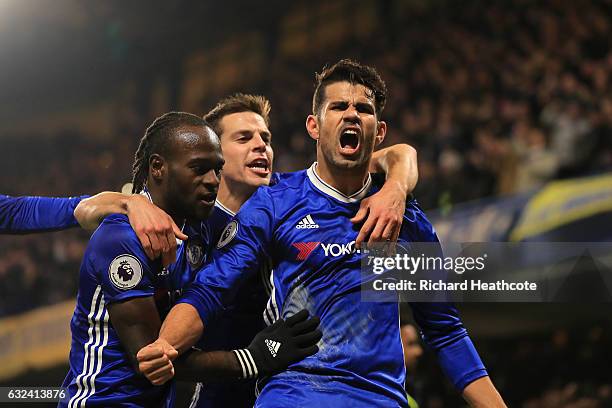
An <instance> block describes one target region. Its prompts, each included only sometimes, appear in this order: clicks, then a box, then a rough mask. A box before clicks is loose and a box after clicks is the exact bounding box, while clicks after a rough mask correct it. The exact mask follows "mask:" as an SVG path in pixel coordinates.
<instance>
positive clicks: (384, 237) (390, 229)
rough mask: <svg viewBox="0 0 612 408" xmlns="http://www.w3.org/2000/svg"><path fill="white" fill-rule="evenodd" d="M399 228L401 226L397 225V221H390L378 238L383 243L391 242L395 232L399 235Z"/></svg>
mask: <svg viewBox="0 0 612 408" xmlns="http://www.w3.org/2000/svg"><path fill="white" fill-rule="evenodd" d="M400 226H401V224H399V223H398V222H397V221H390V222H389V223H388V224H387V225H386V226H385V230H384V231H383V232H382V234H381V236H380V239H381V241H385V242H390V241H392V240H393V237H395V236H397V235H396V233H395V232H396V231H397V232H398V235H399V229H400Z"/></svg>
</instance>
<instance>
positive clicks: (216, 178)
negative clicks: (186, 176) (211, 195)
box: [202, 170, 221, 191]
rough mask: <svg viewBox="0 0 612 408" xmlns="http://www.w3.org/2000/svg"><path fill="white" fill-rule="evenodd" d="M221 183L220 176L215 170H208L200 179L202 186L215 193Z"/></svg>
mask: <svg viewBox="0 0 612 408" xmlns="http://www.w3.org/2000/svg"><path fill="white" fill-rule="evenodd" d="M220 182H221V175H220V173H218V172H217V171H216V170H209V171H208V172H206V174H204V177H203V178H202V184H204V185H205V186H206V187H207V188H208V189H209V190H213V191H216V190H217V188H219V183H220Z"/></svg>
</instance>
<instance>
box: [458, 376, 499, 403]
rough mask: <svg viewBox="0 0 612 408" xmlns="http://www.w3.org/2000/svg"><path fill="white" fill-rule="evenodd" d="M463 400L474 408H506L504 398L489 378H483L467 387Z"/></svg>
mask: <svg viewBox="0 0 612 408" xmlns="http://www.w3.org/2000/svg"><path fill="white" fill-rule="evenodd" d="M463 398H464V399H465V400H466V401H467V402H468V404H470V406H471V407H473V408H506V404H505V403H504V400H503V399H502V396H501V395H500V394H499V392H498V391H497V389H495V386H494V385H493V383H492V382H491V379H490V378H489V377H488V376H486V377H481V378H479V379H477V380H476V381H473V382H472V383H470V384H469V385H468V386H467V387H465V388H464V390H463Z"/></svg>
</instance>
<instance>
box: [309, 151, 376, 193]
mask: <svg viewBox="0 0 612 408" xmlns="http://www.w3.org/2000/svg"><path fill="white" fill-rule="evenodd" d="M315 171H316V172H317V174H318V176H319V177H320V178H321V180H323V181H324V182H325V183H327V184H329V185H330V186H332V187H333V188H335V189H336V190H338V191H340V192H341V193H342V194H344V195H346V196H351V195H353V194H354V193H356V192H357V191H359V190H361V188H362V187H363V185H364V184H365V182H366V179H367V177H368V166H367V165H366V166H365V167H363V168H361V167H354V168H351V169H343V168H338V167H334V166H330V165H329V164H328V163H326V162H325V160H324V159H323V158H322V157H318V162H317V166H316V168H315Z"/></svg>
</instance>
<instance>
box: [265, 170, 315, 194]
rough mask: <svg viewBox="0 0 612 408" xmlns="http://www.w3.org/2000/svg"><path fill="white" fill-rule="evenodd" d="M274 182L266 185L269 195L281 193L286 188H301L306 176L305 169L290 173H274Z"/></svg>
mask: <svg viewBox="0 0 612 408" xmlns="http://www.w3.org/2000/svg"><path fill="white" fill-rule="evenodd" d="M275 175H276V177H275V180H276V182H275V183H274V184H271V185H270V186H268V187H266V188H267V189H268V190H269V192H270V194H271V195H275V194H283V193H285V192H287V190H292V189H299V188H303V186H304V180H305V179H306V178H307V177H308V175H307V174H306V170H299V171H294V172H290V173H275Z"/></svg>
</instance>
